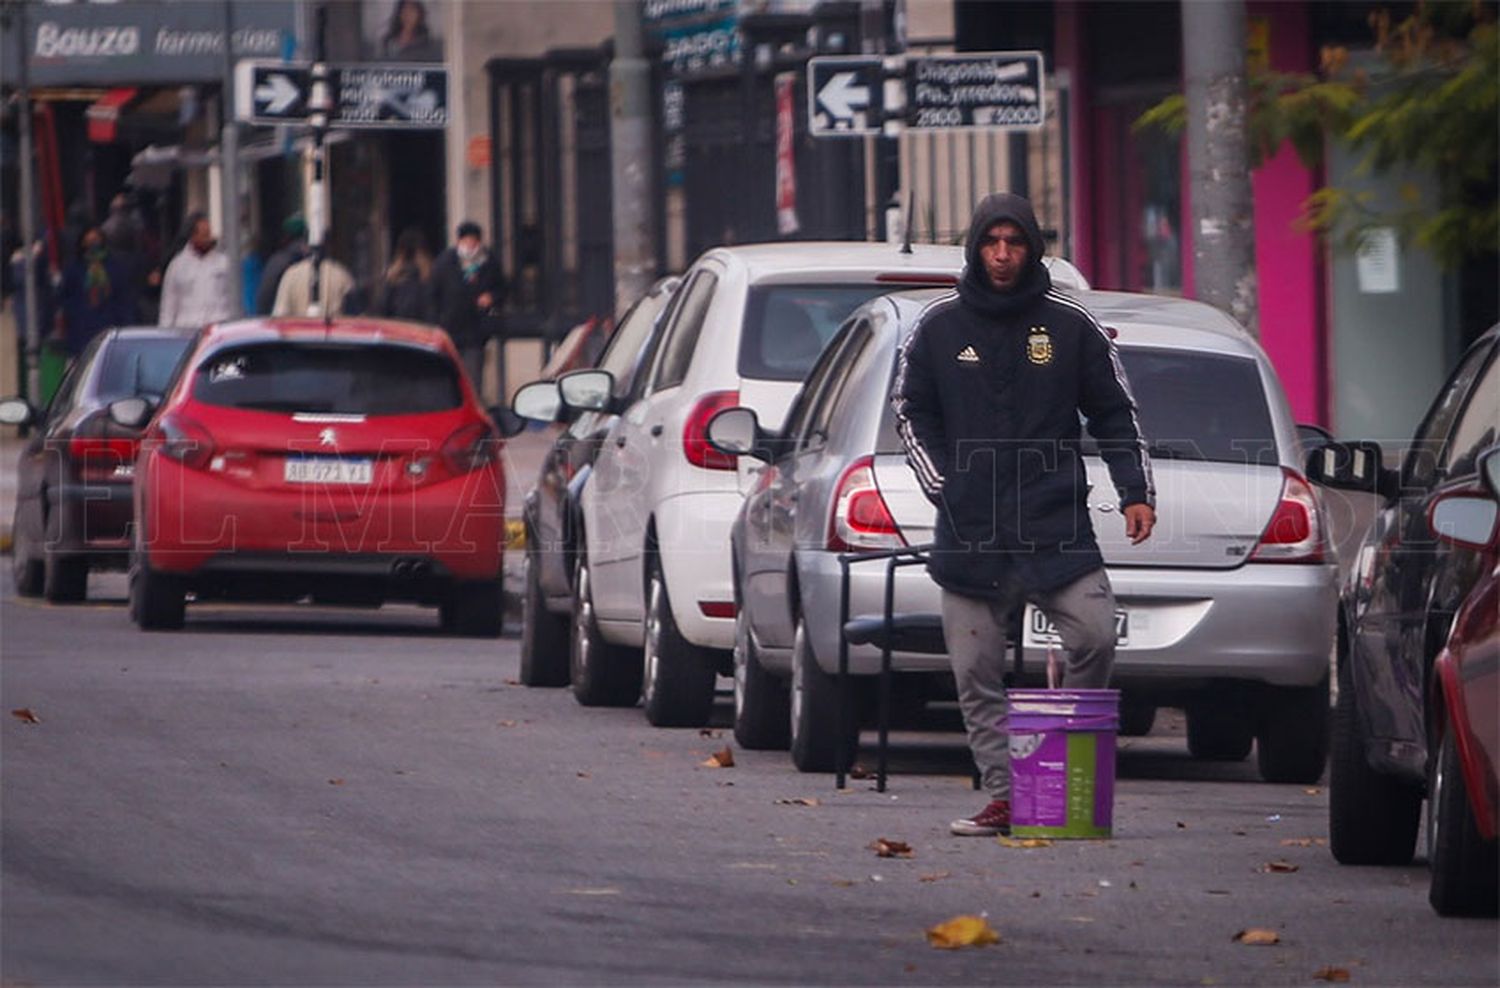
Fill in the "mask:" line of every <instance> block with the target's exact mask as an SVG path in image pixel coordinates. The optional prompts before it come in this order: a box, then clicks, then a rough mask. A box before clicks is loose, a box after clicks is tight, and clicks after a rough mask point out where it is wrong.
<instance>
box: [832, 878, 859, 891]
mask: <svg viewBox="0 0 1500 988" xmlns="http://www.w3.org/2000/svg"><path fill="white" fill-rule="evenodd" d="M830 884H832V885H833V887H834V888H836V889H852V888H853V887H854V884H855V883H854V882H851V881H849V879H847V878H835V879H834V880H833V881H832V883H830Z"/></svg>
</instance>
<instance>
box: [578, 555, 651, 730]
mask: <svg viewBox="0 0 1500 988" xmlns="http://www.w3.org/2000/svg"><path fill="white" fill-rule="evenodd" d="M568 670H569V675H570V678H571V679H572V680H573V699H575V700H577V701H578V702H579V703H580V704H582V705H583V706H585V707H633V706H635V701H637V700H639V699H640V698H641V653H640V650H639V649H634V648H628V647H626V646H623V645H612V644H610V643H609V642H607V641H605V640H604V638H603V637H602V636H601V635H600V634H599V622H598V620H597V619H596V618H595V617H594V596H593V587H592V585H591V580H590V577H589V564H588V559H587V557H586V555H585V553H584V551H583V550H579V554H578V572H577V575H576V576H575V577H574V579H573V630H572V636H571V638H570V640H569V647H568Z"/></svg>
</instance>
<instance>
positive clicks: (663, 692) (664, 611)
mask: <svg viewBox="0 0 1500 988" xmlns="http://www.w3.org/2000/svg"><path fill="white" fill-rule="evenodd" d="M644 654H645V669H644V672H643V675H642V679H641V694H642V696H643V697H644V699H645V701H646V704H645V705H646V720H648V721H650V722H651V725H652V726H653V727H702V726H703V725H704V724H707V723H708V718H709V716H710V715H712V713H713V709H714V681H715V680H716V679H717V677H718V669H717V668H716V663H715V662H714V661H713V659H712V658H711V657H710V656H709V654H708V651H707V649H702V648H699V647H698V646H696V645H694V644H693V643H692V642H690V641H688V640H687V639H686V638H684V637H682V632H681V630H680V629H678V627H677V619H676V618H674V617H673V616H672V601H671V598H670V597H668V596H667V579H666V576H665V575H664V574H663V573H662V571H661V560H659V559H656V558H653V559H652V560H651V571H650V573H649V574H648V576H647V579H646V648H645V653H644Z"/></svg>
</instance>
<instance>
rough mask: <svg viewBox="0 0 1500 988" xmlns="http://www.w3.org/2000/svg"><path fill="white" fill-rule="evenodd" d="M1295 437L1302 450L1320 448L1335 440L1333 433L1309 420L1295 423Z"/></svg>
mask: <svg viewBox="0 0 1500 988" xmlns="http://www.w3.org/2000/svg"><path fill="white" fill-rule="evenodd" d="M1297 439H1298V441H1300V442H1301V443H1302V448H1303V450H1306V451H1312V450H1315V449H1321V448H1322V447H1324V446H1327V445H1328V444H1329V443H1331V442H1335V441H1336V440H1335V439H1334V438H1333V433H1331V432H1329V431H1328V430H1327V429H1325V428H1323V427H1322V426H1321V425H1313V424H1312V423H1311V422H1298V423H1297Z"/></svg>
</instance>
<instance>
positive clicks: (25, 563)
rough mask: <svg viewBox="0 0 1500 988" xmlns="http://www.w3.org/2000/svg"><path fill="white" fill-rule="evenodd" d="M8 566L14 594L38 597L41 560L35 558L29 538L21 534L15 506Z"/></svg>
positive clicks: (18, 512)
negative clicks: (12, 580) (13, 581)
mask: <svg viewBox="0 0 1500 988" xmlns="http://www.w3.org/2000/svg"><path fill="white" fill-rule="evenodd" d="M10 530H11V536H12V538H13V539H14V541H13V542H12V543H11V547H10V551H11V557H10V567H11V576H12V577H14V578H15V585H16V595H17V596H18V597H38V596H41V593H42V568H43V567H42V561H41V560H40V559H38V558H36V554H35V553H34V552H33V551H32V549H31V546H30V542H29V540H28V539H27V538H26V537H25V536H24V535H22V534H21V509H20V508H19V507H17V508H16V513H15V517H14V520H13V521H12V522H11V528H10Z"/></svg>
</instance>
